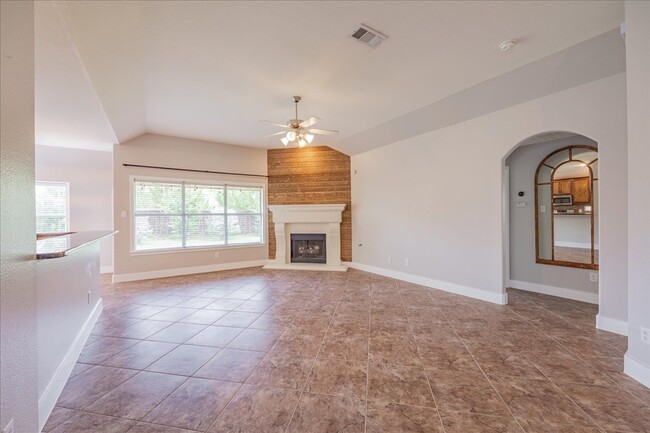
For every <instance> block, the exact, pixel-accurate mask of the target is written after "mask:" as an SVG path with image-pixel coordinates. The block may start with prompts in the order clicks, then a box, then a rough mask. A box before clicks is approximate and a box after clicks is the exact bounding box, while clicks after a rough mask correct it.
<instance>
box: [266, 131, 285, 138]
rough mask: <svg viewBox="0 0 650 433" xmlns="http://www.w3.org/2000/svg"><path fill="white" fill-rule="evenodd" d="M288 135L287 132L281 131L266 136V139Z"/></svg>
mask: <svg viewBox="0 0 650 433" xmlns="http://www.w3.org/2000/svg"><path fill="white" fill-rule="evenodd" d="M286 134H287V133H286V131H280V132H275V133H273V134H269V135H265V136H264V138H268V137H274V136H276V135H286Z"/></svg>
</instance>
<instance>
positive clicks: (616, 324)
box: [596, 313, 628, 337]
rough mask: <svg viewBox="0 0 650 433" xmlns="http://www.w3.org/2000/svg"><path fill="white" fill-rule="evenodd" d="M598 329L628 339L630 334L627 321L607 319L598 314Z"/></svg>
mask: <svg viewBox="0 0 650 433" xmlns="http://www.w3.org/2000/svg"><path fill="white" fill-rule="evenodd" d="M596 328H598V329H602V330H603V331H609V332H613V333H614V334H619V335H625V336H626V337H627V334H628V331H627V322H626V321H624V320H619V319H612V318H611V317H605V316H602V315H601V314H600V313H598V314H596Z"/></svg>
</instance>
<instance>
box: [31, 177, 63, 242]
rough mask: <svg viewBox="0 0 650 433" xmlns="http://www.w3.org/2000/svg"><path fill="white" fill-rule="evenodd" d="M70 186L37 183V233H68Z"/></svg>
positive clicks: (54, 183)
mask: <svg viewBox="0 0 650 433" xmlns="http://www.w3.org/2000/svg"><path fill="white" fill-rule="evenodd" d="M68 189H69V187H68V184H67V183H65V182H36V233H56V232H67V231H68V230H69V229H68V226H69V223H68Z"/></svg>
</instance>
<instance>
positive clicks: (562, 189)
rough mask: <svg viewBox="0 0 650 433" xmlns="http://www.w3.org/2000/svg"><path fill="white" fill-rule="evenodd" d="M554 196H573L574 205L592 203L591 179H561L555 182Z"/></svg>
mask: <svg viewBox="0 0 650 433" xmlns="http://www.w3.org/2000/svg"><path fill="white" fill-rule="evenodd" d="M553 195H571V196H572V197H573V204H584V203H590V202H591V179H590V178H588V177H576V178H572V179H559V180H554V181H553Z"/></svg>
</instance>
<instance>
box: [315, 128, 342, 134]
mask: <svg viewBox="0 0 650 433" xmlns="http://www.w3.org/2000/svg"><path fill="white" fill-rule="evenodd" d="M309 132H311V133H312V134H320V135H336V134H338V133H339V132H338V131H334V130H333V129H310V130H309Z"/></svg>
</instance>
